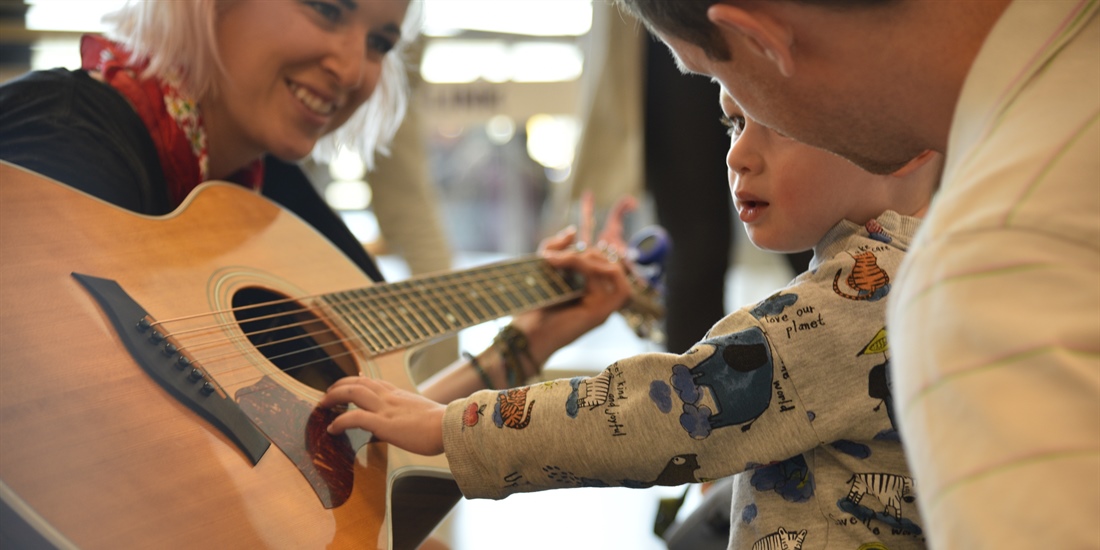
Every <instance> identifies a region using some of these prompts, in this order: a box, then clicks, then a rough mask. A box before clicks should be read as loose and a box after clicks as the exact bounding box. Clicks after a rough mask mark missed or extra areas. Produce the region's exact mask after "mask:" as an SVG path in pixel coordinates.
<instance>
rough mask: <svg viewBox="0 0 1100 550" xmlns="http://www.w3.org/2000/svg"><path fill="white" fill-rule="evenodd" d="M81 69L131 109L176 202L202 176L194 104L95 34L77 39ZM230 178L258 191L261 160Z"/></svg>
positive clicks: (202, 143)
mask: <svg viewBox="0 0 1100 550" xmlns="http://www.w3.org/2000/svg"><path fill="white" fill-rule="evenodd" d="M80 58H81V68H82V69H84V70H86V71H97V72H99V73H100V75H102V79H103V81H104V82H106V83H107V84H109V85H110V86H111V87H113V88H114V89H116V90H118V92H119V93H121V94H122V95H123V97H125V98H126V99H127V100H128V101H129V102H130V105H132V106H133V107H134V110H135V111H137V114H138V115H139V116H140V117H141V120H142V122H144V123H145V128H146V129H147V130H148V131H149V136H150V137H151V138H153V143H155V144H156V148H157V156H158V157H159V158H160V165H161V169H162V170H164V179H165V181H166V182H167V183H168V193H169V196H170V197H171V199H172V204H173V205H179V204H180V203H182V202H183V199H184V198H186V197H187V194H188V193H190V192H191V191H192V190H193V189H194V188H195V187H196V186H198V184H200V183H202V182H204V181H206V180H207V179H208V174H207V167H206V159H207V156H206V132H205V131H204V130H203V127H202V114H201V112H200V111H199V109H198V105H196V103H195V102H194V101H193V100H191V99H189V98H188V97H186V96H184V95H183V94H182V93H181V92H180V87H179V83H178V82H169V80H173V79H171V78H169V79H164V80H158V79H153V78H142V76H141V73H142V71H143V70H144V69H145V66H146V63H144V62H142V63H140V64H136V65H134V64H131V63H130V52H129V51H127V50H126V49H125V48H124V47H123V46H122V45H121V44H118V43H117V42H112V41H110V40H107V39H105V38H103V37H100V36H96V35H85V36H84V37H82V38H81V41H80ZM229 180H230V181H233V182H235V183H239V184H241V185H244V186H246V187H250V188H252V189H259V188H260V184H261V183H262V181H263V162H261V161H259V160H256V161H254V162H253V163H251V164H250V165H248V166H246V167H244V168H242V169H241V170H239V171H238V172H237V173H235V174H233V175H232V176H231V177H230V178H229Z"/></svg>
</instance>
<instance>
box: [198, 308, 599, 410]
mask: <svg viewBox="0 0 1100 550" xmlns="http://www.w3.org/2000/svg"><path fill="white" fill-rule="evenodd" d="M581 293H582V292H581V291H574V292H573V293H570V294H564V295H561V296H560V297H558V298H557V299H556V300H555V301H554V302H552V303H559V302H561V301H565V300H568V299H572V298H574V297H576V296H578V295H580V294H581ZM546 305H550V304H546ZM519 311H523V308H522V307H520V308H516V309H515V310H513V311H508V312H506V313H504V314H514V313H517V312H519ZM238 339H239V338H238ZM362 340H363V338H362V337H361V336H359V337H344V338H338V339H336V340H333V341H329V342H323V343H318V344H316V345H314V346H311V347H308V348H301V349H297V350H294V351H291V352H288V353H285V354H281V355H276V356H265V358H266V359H267V360H268V361H273V360H275V359H280V358H283V357H288V356H291V355H296V354H299V353H304V352H308V351H313V350H318V349H321V348H325V347H330V346H333V345H341V344H346V343H348V342H356V341H362ZM342 347H343V349H344V351H342V352H339V353H332V354H326V355H325V356H323V357H319V358H317V359H313V360H310V361H305V362H302V363H298V364H296V365H294V366H290V367H286V368H281V369H280V370H281V371H282V372H284V373H288V374H289V373H290V372H292V371H294V370H297V369H300V368H303V367H308V366H310V365H315V364H318V363H323V362H327V361H331V360H333V359H336V358H341V357H346V356H349V355H353V354H354V352H353V351H352V350H351V349H350V347H346V346H342ZM394 349H397V348H394ZM211 359H216V360H220V359H230V360H240V359H242V358H241V357H240V354H238V353H229V354H223V355H221V356H216V357H215V358H206V359H203V362H202V364H203V365H205V364H207V363H209V362H210V360H211ZM207 370H208V371H210V369H209V368H207ZM234 370H246V371H254V370H255V366H254V365H252V364H250V363H246V364H244V365H243V366H241V367H239V368H230V369H228V370H226V369H219V370H218V371H215V372H216V373H217V374H225V373H227V372H232V371H234ZM263 376H264V373H259V376H258V377H257V378H255V381H258V380H260V379H261V378H262V377H263ZM252 382H253V381H252V380H249V381H245V382H241V383H239V384H238V385H240V386H243V385H245V384H248V383H252ZM261 390H262V388H257V389H255V390H251V391H245V389H243V388H242V389H239V390H238V391H237V392H236V393H235V394H234V395H235V397H237V398H241V397H244V396H247V395H249V394H251V393H253V392H255V391H261ZM322 391H323V390H322Z"/></svg>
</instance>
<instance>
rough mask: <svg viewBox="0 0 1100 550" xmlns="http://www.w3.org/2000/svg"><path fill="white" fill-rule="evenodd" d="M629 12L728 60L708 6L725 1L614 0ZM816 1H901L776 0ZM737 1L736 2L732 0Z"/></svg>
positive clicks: (875, 0) (877, 1) (862, 3)
mask: <svg viewBox="0 0 1100 550" xmlns="http://www.w3.org/2000/svg"><path fill="white" fill-rule="evenodd" d="M615 1H616V3H617V4H618V5H619V6H621V7H622V8H623V9H624V10H625V11H626V12H627V13H630V14H631V15H633V16H634V17H636V18H638V20H639V21H641V22H642V23H643V24H644V25H645V26H646V28H648V29H649V30H650V31H651V32H660V33H661V34H666V35H669V36H672V37H674V38H678V39H680V40H685V41H687V42H688V43H690V44H694V45H696V46H698V47H700V48H701V49H702V50H703V53H705V54H706V55H707V57H709V58H710V59H713V60H716V61H729V60H730V51H729V48H728V47H727V46H726V43H725V41H724V40H723V39H722V35H721V33H720V32H719V31H718V27H716V26H715V25H714V24H713V23H711V22H710V19H709V18H708V17H707V9H709V8H710V7H711V6H712V5H714V4H720V3H722V0H615ZM773 1H788V2H798V3H803V4H814V5H817V6H820V7H823V8H830V9H836V10H843V9H853V8H863V7H871V6H881V5H884V4H889V3H894V2H898V1H900V0H773ZM730 3H731V4H732V3H736V2H732V1H731V2H730Z"/></svg>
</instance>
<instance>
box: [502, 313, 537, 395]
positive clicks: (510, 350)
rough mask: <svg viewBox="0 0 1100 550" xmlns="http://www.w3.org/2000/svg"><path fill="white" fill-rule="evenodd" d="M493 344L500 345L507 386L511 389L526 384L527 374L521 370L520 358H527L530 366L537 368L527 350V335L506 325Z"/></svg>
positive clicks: (535, 362)
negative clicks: (506, 374) (506, 375)
mask: <svg viewBox="0 0 1100 550" xmlns="http://www.w3.org/2000/svg"><path fill="white" fill-rule="evenodd" d="M493 344H502V345H501V346H500V356H501V358H502V359H504V366H505V369H506V372H507V373H508V384H509V385H510V386H512V387H515V386H523V385H525V384H526V383H527V373H526V372H524V370H523V362H522V360H521V356H523V357H527V359H529V360H530V361H531V364H533V365H535V367H536V368H537V367H538V362H537V361H535V358H534V357H532V356H531V351H530V350H529V349H528V347H529V343H528V341H527V335H526V334H524V333H523V331H521V330H519V329H518V328H516V327H515V326H513V325H511V324H508V325H506V326H505V327H504V328H502V329H500V332H498V333H497V335H496V338H494V339H493Z"/></svg>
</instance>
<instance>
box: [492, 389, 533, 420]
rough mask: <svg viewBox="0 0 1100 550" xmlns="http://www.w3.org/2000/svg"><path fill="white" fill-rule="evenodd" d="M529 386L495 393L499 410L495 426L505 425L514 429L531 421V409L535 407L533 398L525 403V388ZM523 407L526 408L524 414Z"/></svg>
mask: <svg viewBox="0 0 1100 550" xmlns="http://www.w3.org/2000/svg"><path fill="white" fill-rule="evenodd" d="M528 389H529V388H515V389H511V390H507V391H502V392H500V393H498V394H497V410H498V411H499V412H500V422H499V423H498V424H497V426H498V427H499V426H507V427H509V428H512V429H515V430H522V429H523V428H526V427H527V424H528V423H529V422H530V421H531V410H532V409H534V407H535V400H534V399H532V400H531V404H530V405H528V404H527V390H528ZM524 407H526V408H527V412H526V414H524V410H523V409H524Z"/></svg>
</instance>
